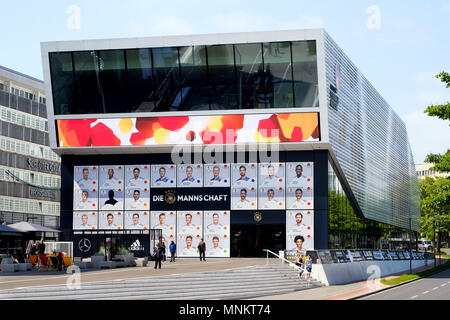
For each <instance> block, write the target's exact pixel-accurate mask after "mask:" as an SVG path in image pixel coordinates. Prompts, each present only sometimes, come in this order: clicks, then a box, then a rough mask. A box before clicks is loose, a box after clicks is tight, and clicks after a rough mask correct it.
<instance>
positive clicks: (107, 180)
mask: <svg viewBox="0 0 450 320" xmlns="http://www.w3.org/2000/svg"><path fill="white" fill-rule="evenodd" d="M99 180H100V188H101V189H116V190H117V189H122V190H123V189H124V188H125V183H124V182H123V180H124V167H123V166H100V167H99Z"/></svg>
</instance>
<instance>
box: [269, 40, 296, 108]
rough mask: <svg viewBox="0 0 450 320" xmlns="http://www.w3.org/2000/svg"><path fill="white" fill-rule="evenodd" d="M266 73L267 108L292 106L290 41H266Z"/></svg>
mask: <svg viewBox="0 0 450 320" xmlns="http://www.w3.org/2000/svg"><path fill="white" fill-rule="evenodd" d="M264 74H265V78H264V87H265V93H266V108H292V107H293V106H294V97H293V94H292V68H291V45H290V42H271V43H264Z"/></svg>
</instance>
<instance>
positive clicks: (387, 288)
mask: <svg viewBox="0 0 450 320" xmlns="http://www.w3.org/2000/svg"><path fill="white" fill-rule="evenodd" d="M447 269H450V267H449V268H447ZM447 269H444V270H447ZM444 270H440V271H436V272H433V273H432V274H430V275H428V276H426V277H419V278H417V279H412V280H408V281H405V282H402V283H399V284H396V285H393V286H389V287H386V288H383V289H380V290H377V291H373V292H369V293H364V294H362V295H359V296H356V297H352V298H349V299H347V300H356V299H360V298H364V297H367V296H371V295H373V294H376V293H380V292H383V291H386V290H389V289H393V288H396V287H399V286H403V285H405V284H408V283H411V282H414V281H417V280H420V279H426V278H428V277H430V276H432V275H435V274H437V273H440V272H442V271H444ZM380 280H381V279H380Z"/></svg>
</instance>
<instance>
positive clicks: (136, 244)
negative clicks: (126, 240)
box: [129, 239, 144, 251]
mask: <svg viewBox="0 0 450 320" xmlns="http://www.w3.org/2000/svg"><path fill="white" fill-rule="evenodd" d="M129 250H130V251H139V250H144V247H143V246H141V242H140V241H139V239H136V241H134V242H133V244H132V245H131V246H130V248H129Z"/></svg>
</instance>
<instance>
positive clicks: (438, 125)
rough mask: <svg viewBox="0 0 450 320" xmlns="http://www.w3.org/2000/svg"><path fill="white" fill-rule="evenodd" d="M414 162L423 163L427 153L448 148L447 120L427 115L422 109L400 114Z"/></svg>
mask: <svg viewBox="0 0 450 320" xmlns="http://www.w3.org/2000/svg"><path fill="white" fill-rule="evenodd" d="M402 119H403V121H404V122H405V124H406V129H407V130H408V138H409V142H410V144H411V149H412V152H413V155H414V162H415V163H423V161H424V160H425V157H426V155H427V154H428V153H441V154H442V153H444V152H445V151H446V150H447V148H450V140H449V138H448V137H449V136H450V126H449V122H448V121H445V120H440V119H437V118H433V117H429V116H428V115H427V114H425V113H424V112H423V110H416V111H413V112H410V113H407V114H406V115H404V116H402Z"/></svg>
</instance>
